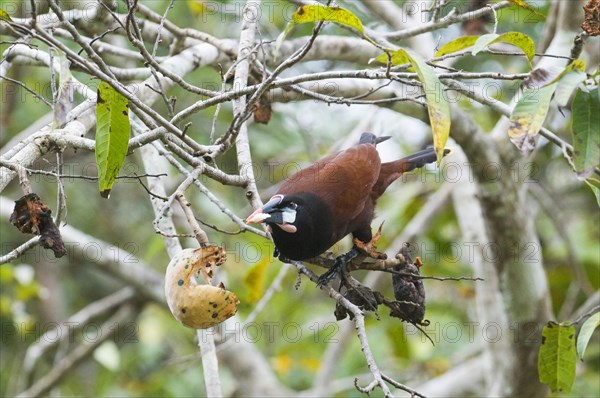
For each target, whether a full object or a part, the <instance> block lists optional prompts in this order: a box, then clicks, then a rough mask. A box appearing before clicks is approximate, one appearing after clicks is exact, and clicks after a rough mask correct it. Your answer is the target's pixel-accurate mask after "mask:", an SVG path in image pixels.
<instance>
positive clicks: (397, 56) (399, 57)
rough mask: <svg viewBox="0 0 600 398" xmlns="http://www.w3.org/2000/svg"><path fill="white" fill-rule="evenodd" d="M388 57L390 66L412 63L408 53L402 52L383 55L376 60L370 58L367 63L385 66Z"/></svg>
mask: <svg viewBox="0 0 600 398" xmlns="http://www.w3.org/2000/svg"><path fill="white" fill-rule="evenodd" d="M390 57H391V62H392V65H394V66H399V65H406V64H411V63H412V62H411V60H410V57H409V55H408V53H407V52H406V51H404V50H398V51H394V52H391V53H389V54H388V53H383V54H381V55H379V56H378V57H376V58H371V59H370V60H369V63H372V62H379V63H381V64H386V65H387V63H388V61H390Z"/></svg>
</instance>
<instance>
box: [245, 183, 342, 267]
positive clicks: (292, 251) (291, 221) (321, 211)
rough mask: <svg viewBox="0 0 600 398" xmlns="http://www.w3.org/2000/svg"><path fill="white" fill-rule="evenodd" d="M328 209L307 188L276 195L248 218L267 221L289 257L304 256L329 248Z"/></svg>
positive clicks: (251, 221) (255, 220) (311, 255)
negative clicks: (305, 190)
mask: <svg viewBox="0 0 600 398" xmlns="http://www.w3.org/2000/svg"><path fill="white" fill-rule="evenodd" d="M331 221H332V220H331V211H330V210H329V209H328V207H327V205H326V204H325V203H324V202H323V200H322V199H320V198H319V197H318V196H317V195H315V194H312V193H307V192H302V193H296V194H290V195H281V194H278V195H275V196H273V197H272V198H271V199H269V201H268V202H267V203H266V204H265V205H264V206H263V207H262V208H261V209H258V210H256V211H255V212H254V213H252V214H251V215H250V216H249V217H248V218H247V219H246V222H247V223H248V224H253V223H261V222H262V223H266V224H267V225H268V226H269V230H270V232H271V234H272V236H273V241H274V242H275V246H276V247H277V249H278V250H279V252H280V253H281V255H283V256H284V257H286V258H288V259H290V260H305V259H308V258H312V257H315V256H318V255H319V254H322V253H323V252H325V250H327V249H329V248H330V247H331V246H332V245H333V244H334V243H335V242H331V240H332V222H331Z"/></svg>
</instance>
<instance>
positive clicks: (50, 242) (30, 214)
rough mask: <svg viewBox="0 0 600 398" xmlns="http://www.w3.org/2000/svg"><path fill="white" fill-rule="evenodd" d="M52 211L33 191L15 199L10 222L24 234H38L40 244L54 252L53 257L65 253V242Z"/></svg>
mask: <svg viewBox="0 0 600 398" xmlns="http://www.w3.org/2000/svg"><path fill="white" fill-rule="evenodd" d="M51 214H52V211H51V210H50V209H49V208H48V206H46V205H45V204H43V203H42V201H41V200H40V197H39V196H38V195H37V194H35V193H30V194H27V195H25V196H23V197H21V198H20V199H18V200H17V201H15V208H14V210H13V212H12V214H11V215H10V223H11V224H12V225H14V226H15V227H17V229H18V230H19V231H21V232H23V233H25V234H33V235H40V245H42V247H43V248H45V249H50V250H52V251H53V252H54V257H57V258H58V257H62V256H64V255H65V254H66V252H67V251H66V249H65V244H64V243H63V241H62V237H61V236H60V231H59V229H58V227H57V226H56V224H54V220H52V215H51Z"/></svg>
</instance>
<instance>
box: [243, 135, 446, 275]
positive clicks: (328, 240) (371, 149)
mask: <svg viewBox="0 0 600 398" xmlns="http://www.w3.org/2000/svg"><path fill="white" fill-rule="evenodd" d="M389 138H390V137H389V136H380V137H378V136H376V135H375V134H373V133H368V132H366V133H362V135H361V137H360V140H359V142H358V144H356V145H354V146H352V147H350V148H348V149H345V150H342V151H338V152H335V153H332V154H330V155H328V156H326V157H324V158H322V159H321V160H319V161H317V162H316V163H314V164H312V165H310V166H308V167H306V168H304V169H302V170H300V171H298V172H297V173H296V174H294V175H292V176H289V177H288V178H286V179H285V180H284V181H283V183H282V184H281V185H280V187H279V189H278V190H277V191H276V193H275V195H273V196H272V197H271V198H270V199H269V200H268V201H267V202H266V203H265V204H264V206H263V207H262V208H259V209H257V210H256V211H254V212H253V213H252V214H250V215H249V216H248V217H247V218H246V220H245V222H246V223H247V224H257V223H263V224H266V226H267V230H268V231H269V232H270V233H271V237H272V239H273V242H274V244H275V256H276V257H278V258H279V259H280V260H281V261H283V262H290V260H296V261H302V260H308V259H311V258H315V257H317V256H319V255H321V254H323V253H325V252H326V251H327V250H328V249H329V248H331V247H332V246H333V245H334V244H336V243H337V242H338V241H340V240H341V239H343V238H344V237H345V236H346V235H349V234H352V237H353V243H354V244H353V246H352V249H351V250H350V251H348V252H347V253H344V254H342V255H339V256H338V257H336V259H335V262H334V265H333V266H332V267H330V268H329V270H327V271H326V272H325V273H324V274H322V275H321V276H320V277H319V279H318V281H317V286H321V285H324V284H326V283H328V282H329V281H331V280H332V279H333V278H335V276H336V275H337V274H338V273H340V275H341V276H342V277H343V276H344V272H345V266H346V264H347V263H348V262H349V261H351V260H352V259H353V258H355V257H357V256H358V255H359V254H361V252H362V253H366V254H367V255H369V256H371V257H375V258H385V256H384V255H382V254H381V253H378V252H377V251H376V250H375V249H376V247H375V243H376V241H377V239H379V236H380V234H381V227H379V230H378V232H377V234H376V235H375V236H373V234H372V230H371V222H372V221H373V218H374V217H375V205H376V203H377V199H379V197H380V196H381V195H383V193H384V192H385V191H386V189H387V188H388V187H389V186H390V184H392V183H393V182H394V181H395V180H397V179H398V178H399V177H400V176H401V175H402V174H403V173H406V172H409V171H411V170H414V169H416V168H420V167H423V166H424V165H426V164H428V163H433V162H434V161H436V159H437V157H436V153H435V151H434V149H433V147H428V148H426V149H424V150H421V151H419V152H417V153H414V154H412V155H410V156H407V157H404V158H402V159H399V160H395V161H392V162H386V163H382V162H381V158H380V157H379V153H378V152H377V149H376V146H377V145H378V144H380V143H381V142H383V141H386V140H388V139H389ZM448 152H449V150H447V149H446V150H445V151H444V155H445V154H447V153H448ZM342 282H343V278H342Z"/></svg>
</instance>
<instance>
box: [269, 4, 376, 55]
mask: <svg viewBox="0 0 600 398" xmlns="http://www.w3.org/2000/svg"><path fill="white" fill-rule="evenodd" d="M316 21H327V22H334V23H337V24H339V25H344V26H348V27H351V28H353V29H356V30H357V31H358V32H360V34H361V36H363V37H364V38H366V39H368V38H367V37H366V36H365V30H364V28H363V25H362V22H361V21H360V19H359V18H358V17H357V16H356V15H354V14H353V13H352V12H350V11H348V10H344V9H343V8H340V7H327V6H323V5H320V4H312V5H306V6H302V7H299V8H298V9H297V10H296V12H294V13H293V14H292V19H291V20H290V22H288V24H287V25H286V27H285V30H284V31H283V32H281V33H280V34H279V36H278V37H277V41H276V42H275V58H277V55H278V54H279V48H280V47H281V44H282V43H283V41H284V40H285V38H286V37H287V35H288V33H290V31H291V30H292V28H293V27H294V26H296V25H299V24H302V23H308V22H316Z"/></svg>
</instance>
